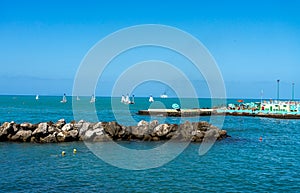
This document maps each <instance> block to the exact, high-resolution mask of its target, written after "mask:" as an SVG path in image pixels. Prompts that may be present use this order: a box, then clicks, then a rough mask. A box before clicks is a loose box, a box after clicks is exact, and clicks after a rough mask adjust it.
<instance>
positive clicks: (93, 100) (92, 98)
mask: <svg viewBox="0 0 300 193" xmlns="http://www.w3.org/2000/svg"><path fill="white" fill-rule="evenodd" d="M94 102H96V98H95V96H94V95H92V97H91V100H90V103H94Z"/></svg>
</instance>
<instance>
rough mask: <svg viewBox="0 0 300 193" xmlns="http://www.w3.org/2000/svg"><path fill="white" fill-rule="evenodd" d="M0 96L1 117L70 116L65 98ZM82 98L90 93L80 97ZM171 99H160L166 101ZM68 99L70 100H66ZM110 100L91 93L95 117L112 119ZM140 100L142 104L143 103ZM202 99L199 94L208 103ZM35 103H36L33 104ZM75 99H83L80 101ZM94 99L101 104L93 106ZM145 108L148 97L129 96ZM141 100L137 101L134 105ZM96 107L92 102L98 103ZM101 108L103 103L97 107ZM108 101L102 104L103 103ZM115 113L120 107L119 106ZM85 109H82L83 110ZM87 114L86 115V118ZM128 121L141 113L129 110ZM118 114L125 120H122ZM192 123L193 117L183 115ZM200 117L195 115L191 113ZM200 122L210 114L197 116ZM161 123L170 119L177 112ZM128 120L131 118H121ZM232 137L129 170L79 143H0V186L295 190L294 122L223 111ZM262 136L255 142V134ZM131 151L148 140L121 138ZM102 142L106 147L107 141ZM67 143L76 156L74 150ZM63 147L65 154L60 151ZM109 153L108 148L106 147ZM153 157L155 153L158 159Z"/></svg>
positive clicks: (298, 139) (298, 152) (299, 145)
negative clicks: (204, 151) (228, 114)
mask: <svg viewBox="0 0 300 193" xmlns="http://www.w3.org/2000/svg"><path fill="white" fill-rule="evenodd" d="M32 98H33V99H34V96H31V97H30V96H26V97H25V96H15V97H14V96H1V97H0V113H1V122H3V121H11V120H15V121H16V122H24V121H30V122H41V121H49V120H53V121H56V120H57V119H60V118H65V119H66V120H72V119H73V115H72V110H71V106H72V105H71V104H70V103H66V104H60V103H59V101H60V97H45V98H47V99H44V100H45V101H43V99H42V97H41V99H40V100H39V101H35V100H32ZM86 100H87V101H88V100H89V99H86ZM173 100H174V99H166V101H163V102H165V104H166V105H168V104H172V103H173V102H174V101H173ZM69 101H70V100H69ZM105 101H110V99H109V98H102V99H100V98H99V99H98V98H97V103H96V106H97V111H99V112H97V113H98V115H99V119H100V118H101V119H102V121H108V120H113V119H114V116H113V113H112V111H111V108H109V106H110V104H109V102H107V103H105ZM143 101H144V102H143ZM207 101H208V99H200V103H201V104H205V103H206V105H207V106H208V105H209V102H207ZM36 102H37V103H36ZM80 102H84V100H83V99H82V100H81V101H80ZM100 102H102V103H101V104H100ZM136 103H137V104H136V106H137V107H134V106H135V105H132V107H131V109H130V110H131V111H132V112H135V111H136V109H138V108H139V107H145V108H146V107H147V106H148V105H149V104H148V103H147V99H143V98H140V99H136ZM139 103H140V104H139ZM98 105H99V106H98ZM103 107H105V108H103ZM107 107H108V108H107ZM119 110H120V111H121V112H122V111H123V110H122V109H119ZM83 111H84V110H83ZM87 117H88V116H87ZM134 117H135V118H134V119H136V120H141V119H144V118H147V117H141V116H138V115H134ZM124 119H125V118H124ZM186 119H189V120H191V121H193V120H195V119H196V118H186ZM198 119H199V118H198ZM200 120H209V117H201V118H200ZM166 121H170V122H176V121H178V120H176V118H168V119H166ZM127 123H128V124H130V123H131V121H128V122H127ZM223 128H224V129H226V130H227V131H228V133H229V135H231V136H232V137H231V138H228V139H225V140H223V141H219V142H216V143H215V144H214V146H213V147H212V148H211V149H210V151H209V152H208V153H207V154H205V155H204V156H199V154H198V149H199V146H200V145H199V144H196V143H193V144H190V145H189V146H188V148H187V149H186V150H185V151H184V152H183V153H182V154H180V155H179V156H178V157H177V158H176V159H174V160H172V161H171V162H169V163H167V164H165V165H163V166H162V167H159V168H154V169H149V170H142V171H131V170H125V169H120V168H117V167H114V166H111V165H109V164H107V163H105V162H104V161H102V160H101V159H99V158H98V157H97V156H95V155H94V154H93V153H92V152H91V151H90V150H89V149H88V148H87V147H86V146H85V144H84V143H82V142H75V143H63V144H30V143H0V153H1V159H0V168H1V175H0V191H2V192H8V191H9V192H11V191H19V192H43V191H47V192H63V191H66V192H91V191H95V192H208V191H211V192H283V191H285V192H299V191H300V188H299V184H300V176H299V174H300V159H299V157H300V134H299V128H300V121H299V120H279V119H268V118H257V117H226V119H225V122H224V126H223ZM260 136H262V137H263V141H261V142H260V141H259V137H260ZM122 145H123V146H127V147H129V148H132V149H145V148H146V149H149V148H152V147H155V146H158V145H160V143H154V142H143V143H141V142H123V144H122ZM174 145H176V144H174ZM108 146H109V145H108ZM73 148H76V149H77V154H76V155H73V154H72V151H73ZM61 151H66V152H67V154H66V156H64V157H62V156H61V155H60V152H61ZM108 151H109V148H108ZM156 159H160V158H159V157H157V158H156Z"/></svg>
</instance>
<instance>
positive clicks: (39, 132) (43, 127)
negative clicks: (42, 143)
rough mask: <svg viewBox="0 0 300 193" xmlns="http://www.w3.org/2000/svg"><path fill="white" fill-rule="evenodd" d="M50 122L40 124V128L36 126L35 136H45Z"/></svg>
mask: <svg viewBox="0 0 300 193" xmlns="http://www.w3.org/2000/svg"><path fill="white" fill-rule="evenodd" d="M47 129H48V124H47V123H40V124H39V125H38V128H36V129H35V130H34V131H33V132H32V135H34V136H41V137H45V136H46V135H47V132H48V130H47Z"/></svg>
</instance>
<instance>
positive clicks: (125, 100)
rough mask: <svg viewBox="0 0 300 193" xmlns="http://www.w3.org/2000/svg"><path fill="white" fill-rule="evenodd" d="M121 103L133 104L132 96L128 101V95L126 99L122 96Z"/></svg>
mask: <svg viewBox="0 0 300 193" xmlns="http://www.w3.org/2000/svg"><path fill="white" fill-rule="evenodd" d="M121 103H124V104H134V95H132V97H131V100H130V99H129V95H128V94H127V95H126V97H125V96H124V95H122V98H121Z"/></svg>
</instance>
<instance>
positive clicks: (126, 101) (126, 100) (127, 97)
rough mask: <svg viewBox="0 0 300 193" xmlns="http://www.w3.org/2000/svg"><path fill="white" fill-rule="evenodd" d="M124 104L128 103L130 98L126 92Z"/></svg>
mask: <svg viewBox="0 0 300 193" xmlns="http://www.w3.org/2000/svg"><path fill="white" fill-rule="evenodd" d="M124 103H125V104H129V103H130V100H129V95H128V94H127V95H126V98H125V102H124Z"/></svg>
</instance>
